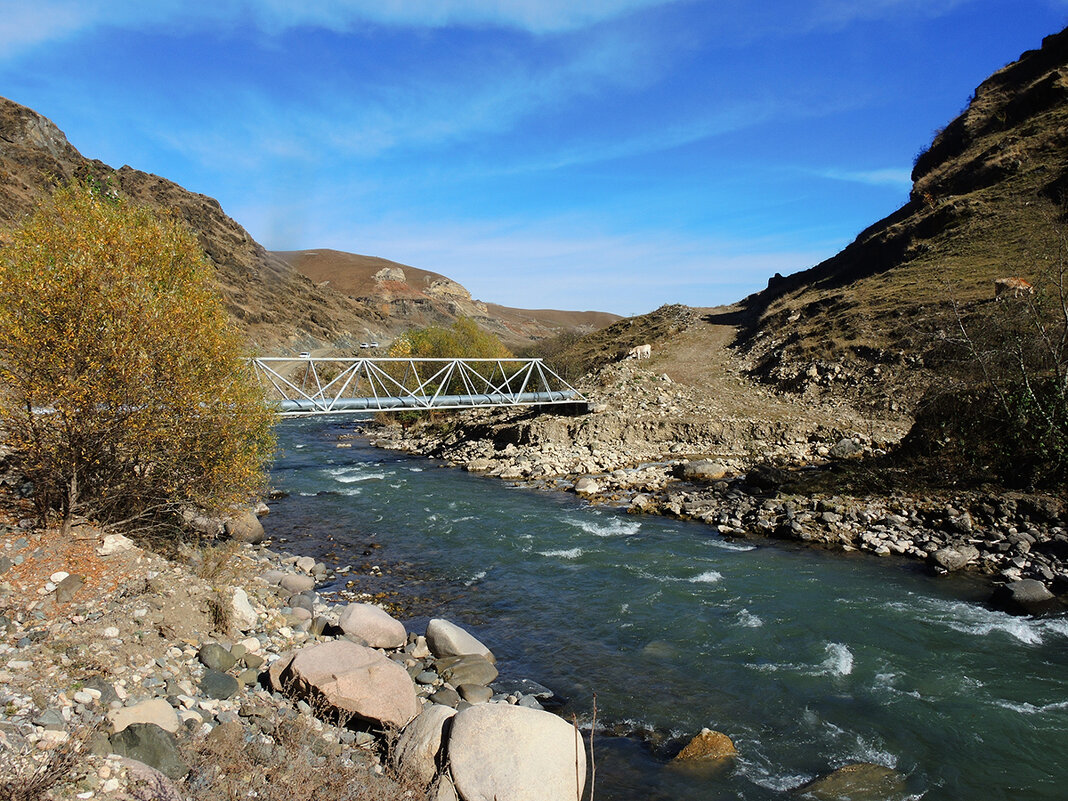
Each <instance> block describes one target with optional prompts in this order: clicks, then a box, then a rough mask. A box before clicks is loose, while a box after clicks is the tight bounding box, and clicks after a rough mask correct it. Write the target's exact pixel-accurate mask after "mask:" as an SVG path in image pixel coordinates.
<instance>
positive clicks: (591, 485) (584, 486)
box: [575, 476, 601, 495]
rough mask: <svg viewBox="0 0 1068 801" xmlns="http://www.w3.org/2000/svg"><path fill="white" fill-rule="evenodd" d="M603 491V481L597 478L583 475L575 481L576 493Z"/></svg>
mask: <svg viewBox="0 0 1068 801" xmlns="http://www.w3.org/2000/svg"><path fill="white" fill-rule="evenodd" d="M600 491H601V483H600V482H599V481H597V479H595V478H590V477H589V476H583V477H582V478H580V479H578V480H577V481H576V482H575V493H576V494H578V495H596V494H597V493H598V492H600Z"/></svg>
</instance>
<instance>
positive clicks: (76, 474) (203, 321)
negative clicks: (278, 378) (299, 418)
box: [0, 181, 274, 526]
mask: <svg viewBox="0 0 1068 801" xmlns="http://www.w3.org/2000/svg"><path fill="white" fill-rule="evenodd" d="M243 351H244V346H243V342H242V340H241V338H240V336H239V334H238V332H237V331H236V330H235V329H234V327H233V326H232V324H231V323H230V322H229V319H228V317H227V315H226V312H225V309H224V308H223V305H222V301H221V298H220V297H219V295H218V293H217V291H216V289H215V286H214V278H213V270H212V267H211V265H210V264H209V263H208V261H207V259H206V257H205V256H204V253H203V251H202V250H201V249H200V248H199V246H198V245H197V242H196V240H195V238H194V237H193V236H192V234H191V233H190V232H189V231H188V229H187V228H186V227H185V226H184V225H183V224H182V223H181V222H180V221H179V220H178V219H175V218H174V217H171V216H169V215H163V216H157V215H156V214H154V213H153V212H152V211H151V210H149V209H147V208H144V207H141V206H138V205H135V204H133V203H131V202H130V201H128V200H126V199H124V198H122V197H119V196H118V195H117V194H116V193H115V192H114V191H113V190H109V189H107V188H106V187H105V186H103V185H101V184H99V183H97V182H93V181H89V182H85V183H75V184H72V185H69V186H66V187H62V188H59V189H58V190H56V192H55V193H54V195H53V196H52V197H51V198H50V199H49V200H48V201H46V202H43V203H42V204H40V205H39V207H38V208H37V210H36V211H35V212H34V213H33V214H32V215H31V216H30V217H29V218H28V219H27V220H26V221H25V223H24V224H23V225H21V227H19V228H18V229H17V230H15V231H14V232H12V234H11V236H10V238H9V241H8V242H7V243H5V244H4V245H3V246H2V247H0V423H2V425H3V427H4V435H5V436H6V437H7V439H8V441H9V443H10V444H11V445H12V446H13V447H14V448H15V449H16V451H17V452H18V453H19V454H20V455H21V458H22V466H23V470H24V472H25V473H26V475H27V477H28V478H29V479H30V480H31V481H32V482H33V486H34V496H35V499H36V501H37V504H38V508H39V511H40V512H41V514H42V517H46V516H48V515H49V514H52V513H56V512H58V513H59V514H61V516H62V519H63V521H64V524H65V525H66V526H69V524H70V521H71V518H72V516H74V515H75V514H78V515H85V516H87V517H93V518H96V519H98V520H100V521H102V522H120V521H142V522H143V521H146V520H149V519H151V520H153V521H158V520H160V519H162V518H164V517H165V516H166V515H167V513H169V512H174V511H176V510H177V509H179V508H180V507H181V506H183V505H187V504H190V503H192V504H196V505H199V506H202V507H205V508H219V507H222V506H224V505H226V504H230V503H237V502H243V501H248V500H250V499H251V498H252V497H253V496H254V494H255V493H256V492H257V491H258V489H260V488H261V486H262V484H263V481H264V476H265V466H266V463H267V460H268V459H269V458H270V456H271V454H272V451H273V447H274V440H273V433H272V423H273V418H272V415H271V413H270V411H269V410H268V408H267V406H266V405H265V404H264V402H263V398H262V394H261V390H260V389H259V388H258V386H257V385H256V383H255V381H254V380H253V378H252V375H251V372H250V369H249V367H248V365H247V362H246V360H245V358H244V353H243Z"/></svg>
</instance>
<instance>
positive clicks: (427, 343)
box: [389, 317, 512, 359]
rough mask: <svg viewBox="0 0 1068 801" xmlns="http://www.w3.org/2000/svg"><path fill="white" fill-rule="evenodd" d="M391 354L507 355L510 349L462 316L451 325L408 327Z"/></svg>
mask: <svg viewBox="0 0 1068 801" xmlns="http://www.w3.org/2000/svg"><path fill="white" fill-rule="evenodd" d="M389 355H390V356H396V357H404V358H407V357H411V358H416V359H504V358H508V357H510V356H511V355H512V354H511V352H509V350H508V348H506V347H505V346H504V345H503V344H501V341H500V339H498V338H497V337H496V336H495V335H494V334H491V333H490V332H489V331H485V330H483V329H481V328H479V327H478V324H477V323H475V321H474V320H472V319H470V318H469V317H461V318H460V319H459V320H457V321H456V322H455V323H453V324H452V326H450V327H449V328H442V327H440V326H429V327H427V328H413V329H411V330H409V331H405V332H404V333H403V334H401V335H400V336H399V337H397V338H396V339H395V340H394V341H393V344H392V345H390V348H389Z"/></svg>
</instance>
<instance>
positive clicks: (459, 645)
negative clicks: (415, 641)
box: [426, 618, 497, 664]
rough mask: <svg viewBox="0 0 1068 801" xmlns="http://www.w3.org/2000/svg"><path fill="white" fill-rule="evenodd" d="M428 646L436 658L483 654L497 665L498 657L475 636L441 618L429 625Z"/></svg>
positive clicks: (427, 631)
mask: <svg viewBox="0 0 1068 801" xmlns="http://www.w3.org/2000/svg"><path fill="white" fill-rule="evenodd" d="M426 644H427V646H428V647H429V648H430V652H431V653H432V654H434V656H436V657H443V656H462V655H464V654H481V655H482V656H484V657H486V659H488V660H489V661H490V662H491V663H492V664H496V663H497V657H495V656H494V655H493V652H492V651H490V649H489V648H487V647H486V646H485V645H483V644H482V643H481V642H479V641H478V640H477V639H475V637H474V636H473V635H471V634H470V633H468V632H466V631H464V630H463V629H462V628H460V627H459V626H457V625H456V624H455V623H450V622H449V621H447V620H443V619H441V618H434V619H433V620H431V621H430V622H429V623H427V626H426Z"/></svg>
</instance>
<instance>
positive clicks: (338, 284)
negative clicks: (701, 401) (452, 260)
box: [272, 249, 619, 349]
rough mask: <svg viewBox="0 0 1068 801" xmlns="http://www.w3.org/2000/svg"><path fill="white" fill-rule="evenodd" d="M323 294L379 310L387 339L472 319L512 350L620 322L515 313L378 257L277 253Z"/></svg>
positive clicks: (607, 317)
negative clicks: (410, 330) (335, 294)
mask: <svg viewBox="0 0 1068 801" xmlns="http://www.w3.org/2000/svg"><path fill="white" fill-rule="evenodd" d="M272 255H273V256H275V257H277V258H278V259H279V260H281V261H283V262H284V263H286V264H288V265H290V266H291V267H292V268H293V269H295V270H296V271H298V272H299V273H300V274H301V275H304V276H306V277H308V278H310V279H311V280H312V281H313V282H315V283H316V285H317V286H319V287H320V288H322V289H330V290H333V291H335V292H338V293H341V294H343V295H345V296H346V297H348V298H350V299H351V300H353V301H355V302H357V303H360V304H363V305H365V306H367V307H368V308H370V309H373V310H374V311H375V312H376V313H377V314H378V315H379V316H380V319H381V322H382V325H383V327H384V330H385V332H386V335H387V336H390V335H393V334H397V333H400V331H403V330H404V329H405V328H410V327H422V326H426V325H449V324H451V323H452V322H454V321H455V320H456V319H457V318H458V317H470V318H471V319H473V320H475V321H476V322H477V323H478V324H479V325H480V326H482V327H483V328H485V329H486V330H488V331H492V332H493V333H494V334H496V335H497V336H499V337H500V338H501V340H502V341H503V342H504V343H505V344H506V345H508V346H509V347H511V348H513V349H514V348H517V347H522V346H525V345H529V344H530V343H531V342H532V341H536V340H540V339H547V338H549V337H552V336H554V335H556V334H557V333H559V332H560V331H565V330H566V331H574V332H577V333H587V332H590V331H594V330H596V329H598V328H601V327H603V326H605V325H608V324H609V323H612V322H614V321H615V320H618V319H619V316H618V315H615V314H609V313H607V312H568V311H556V310H552V309H512V308H508V307H507V306H500V305H497V304H494V303H483V302H482V301H480V300H475V299H473V298H472V297H471V293H470V292H469V291H468V290H467V289H466V288H464V287H463V286H461V285H460V284H458V283H457V282H455V281H453V280H452V279H451V278H447V277H446V276H444V275H441V274H440V273H435V272H431V271H429V270H421V269H419V268H417V267H410V266H408V265H407V264H398V263H397V262H394V261H389V260H388V259H382V258H378V257H376V256H360V255H357V254H355V253H345V252H342V251H338V250H327V249H320V250H297V251H285V252H276V253H273V254H272Z"/></svg>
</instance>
